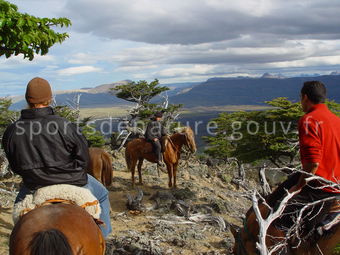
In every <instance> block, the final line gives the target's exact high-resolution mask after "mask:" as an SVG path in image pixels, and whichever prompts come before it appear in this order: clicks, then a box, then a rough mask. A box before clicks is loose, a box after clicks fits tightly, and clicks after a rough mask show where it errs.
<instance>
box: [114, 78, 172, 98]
mask: <svg viewBox="0 0 340 255" xmlns="http://www.w3.org/2000/svg"><path fill="white" fill-rule="evenodd" d="M113 90H114V91H118V92H117V93H116V96H117V97H118V98H121V99H124V100H126V101H129V102H134V103H140V104H144V103H148V102H149V101H150V100H151V99H152V98H153V97H155V96H157V95H159V94H160V93H162V92H164V91H167V90H169V88H168V87H165V86H159V81H158V80H157V79H155V80H154V81H152V82H150V83H148V82H147V81H138V82H134V81H133V82H130V83H128V84H126V85H119V86H116V87H115V88H113Z"/></svg>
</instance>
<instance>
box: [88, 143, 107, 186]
mask: <svg viewBox="0 0 340 255" xmlns="http://www.w3.org/2000/svg"><path fill="white" fill-rule="evenodd" d="M89 154H90V167H89V168H88V169H87V173H88V174H90V175H92V176H93V177H94V178H96V179H97V180H98V181H100V182H101V183H102V184H103V185H104V186H106V187H108V186H110V185H111V184H112V173H113V169H112V160H111V156H110V154H108V153H107V152H105V151H104V150H103V149H100V148H96V147H91V148H89Z"/></svg>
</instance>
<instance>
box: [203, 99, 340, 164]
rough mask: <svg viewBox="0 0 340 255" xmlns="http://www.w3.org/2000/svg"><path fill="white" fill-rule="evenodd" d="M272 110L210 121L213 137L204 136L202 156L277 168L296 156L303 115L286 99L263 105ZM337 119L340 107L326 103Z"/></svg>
mask: <svg viewBox="0 0 340 255" xmlns="http://www.w3.org/2000/svg"><path fill="white" fill-rule="evenodd" d="M266 103H267V104H268V105H270V106H272V107H273V108H272V109H269V110H264V111H248V112H245V111H241V112H233V113H221V114H220V115H219V117H218V118H216V119H214V121H215V122H216V124H217V128H216V130H215V132H216V135H215V136H210V137H205V140H206V141H207V142H208V144H209V147H208V148H207V149H206V153H208V154H209V155H211V156H213V157H216V158H224V159H225V158H228V157H237V158H238V159H239V160H241V161H242V162H246V163H250V162H254V161H257V160H262V159H265V160H270V161H272V162H273V163H274V164H275V165H277V166H280V165H282V164H286V163H287V161H288V162H289V163H293V162H294V160H295V159H297V156H298V151H299V148H298V131H297V126H298V120H299V118H300V117H301V116H302V115H303V114H304V113H303V112H302V109H301V107H300V104H299V103H293V102H291V101H289V100H288V99H287V98H283V97H281V98H276V99H274V100H272V101H268V102H266ZM326 104H327V105H328V107H329V109H330V110H331V111H333V112H334V113H335V114H337V115H338V116H339V115H340V104H338V103H336V102H334V101H328V102H326Z"/></svg>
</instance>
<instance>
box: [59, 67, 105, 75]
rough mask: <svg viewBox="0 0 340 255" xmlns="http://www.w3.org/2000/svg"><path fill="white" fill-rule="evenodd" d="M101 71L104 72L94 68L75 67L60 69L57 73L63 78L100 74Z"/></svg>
mask: <svg viewBox="0 0 340 255" xmlns="http://www.w3.org/2000/svg"><path fill="white" fill-rule="evenodd" d="M100 71H102V70H101V69H100V68H97V67H94V66H75V67H68V68H64V69H60V70H58V71H57V74H58V75H61V76H72V75H77V74H84V73H92V72H100Z"/></svg>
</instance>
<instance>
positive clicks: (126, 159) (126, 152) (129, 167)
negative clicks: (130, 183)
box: [125, 147, 131, 171]
mask: <svg viewBox="0 0 340 255" xmlns="http://www.w3.org/2000/svg"><path fill="white" fill-rule="evenodd" d="M125 162H126V165H127V168H128V170H129V171H131V158H130V153H129V149H128V147H126V149H125Z"/></svg>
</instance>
